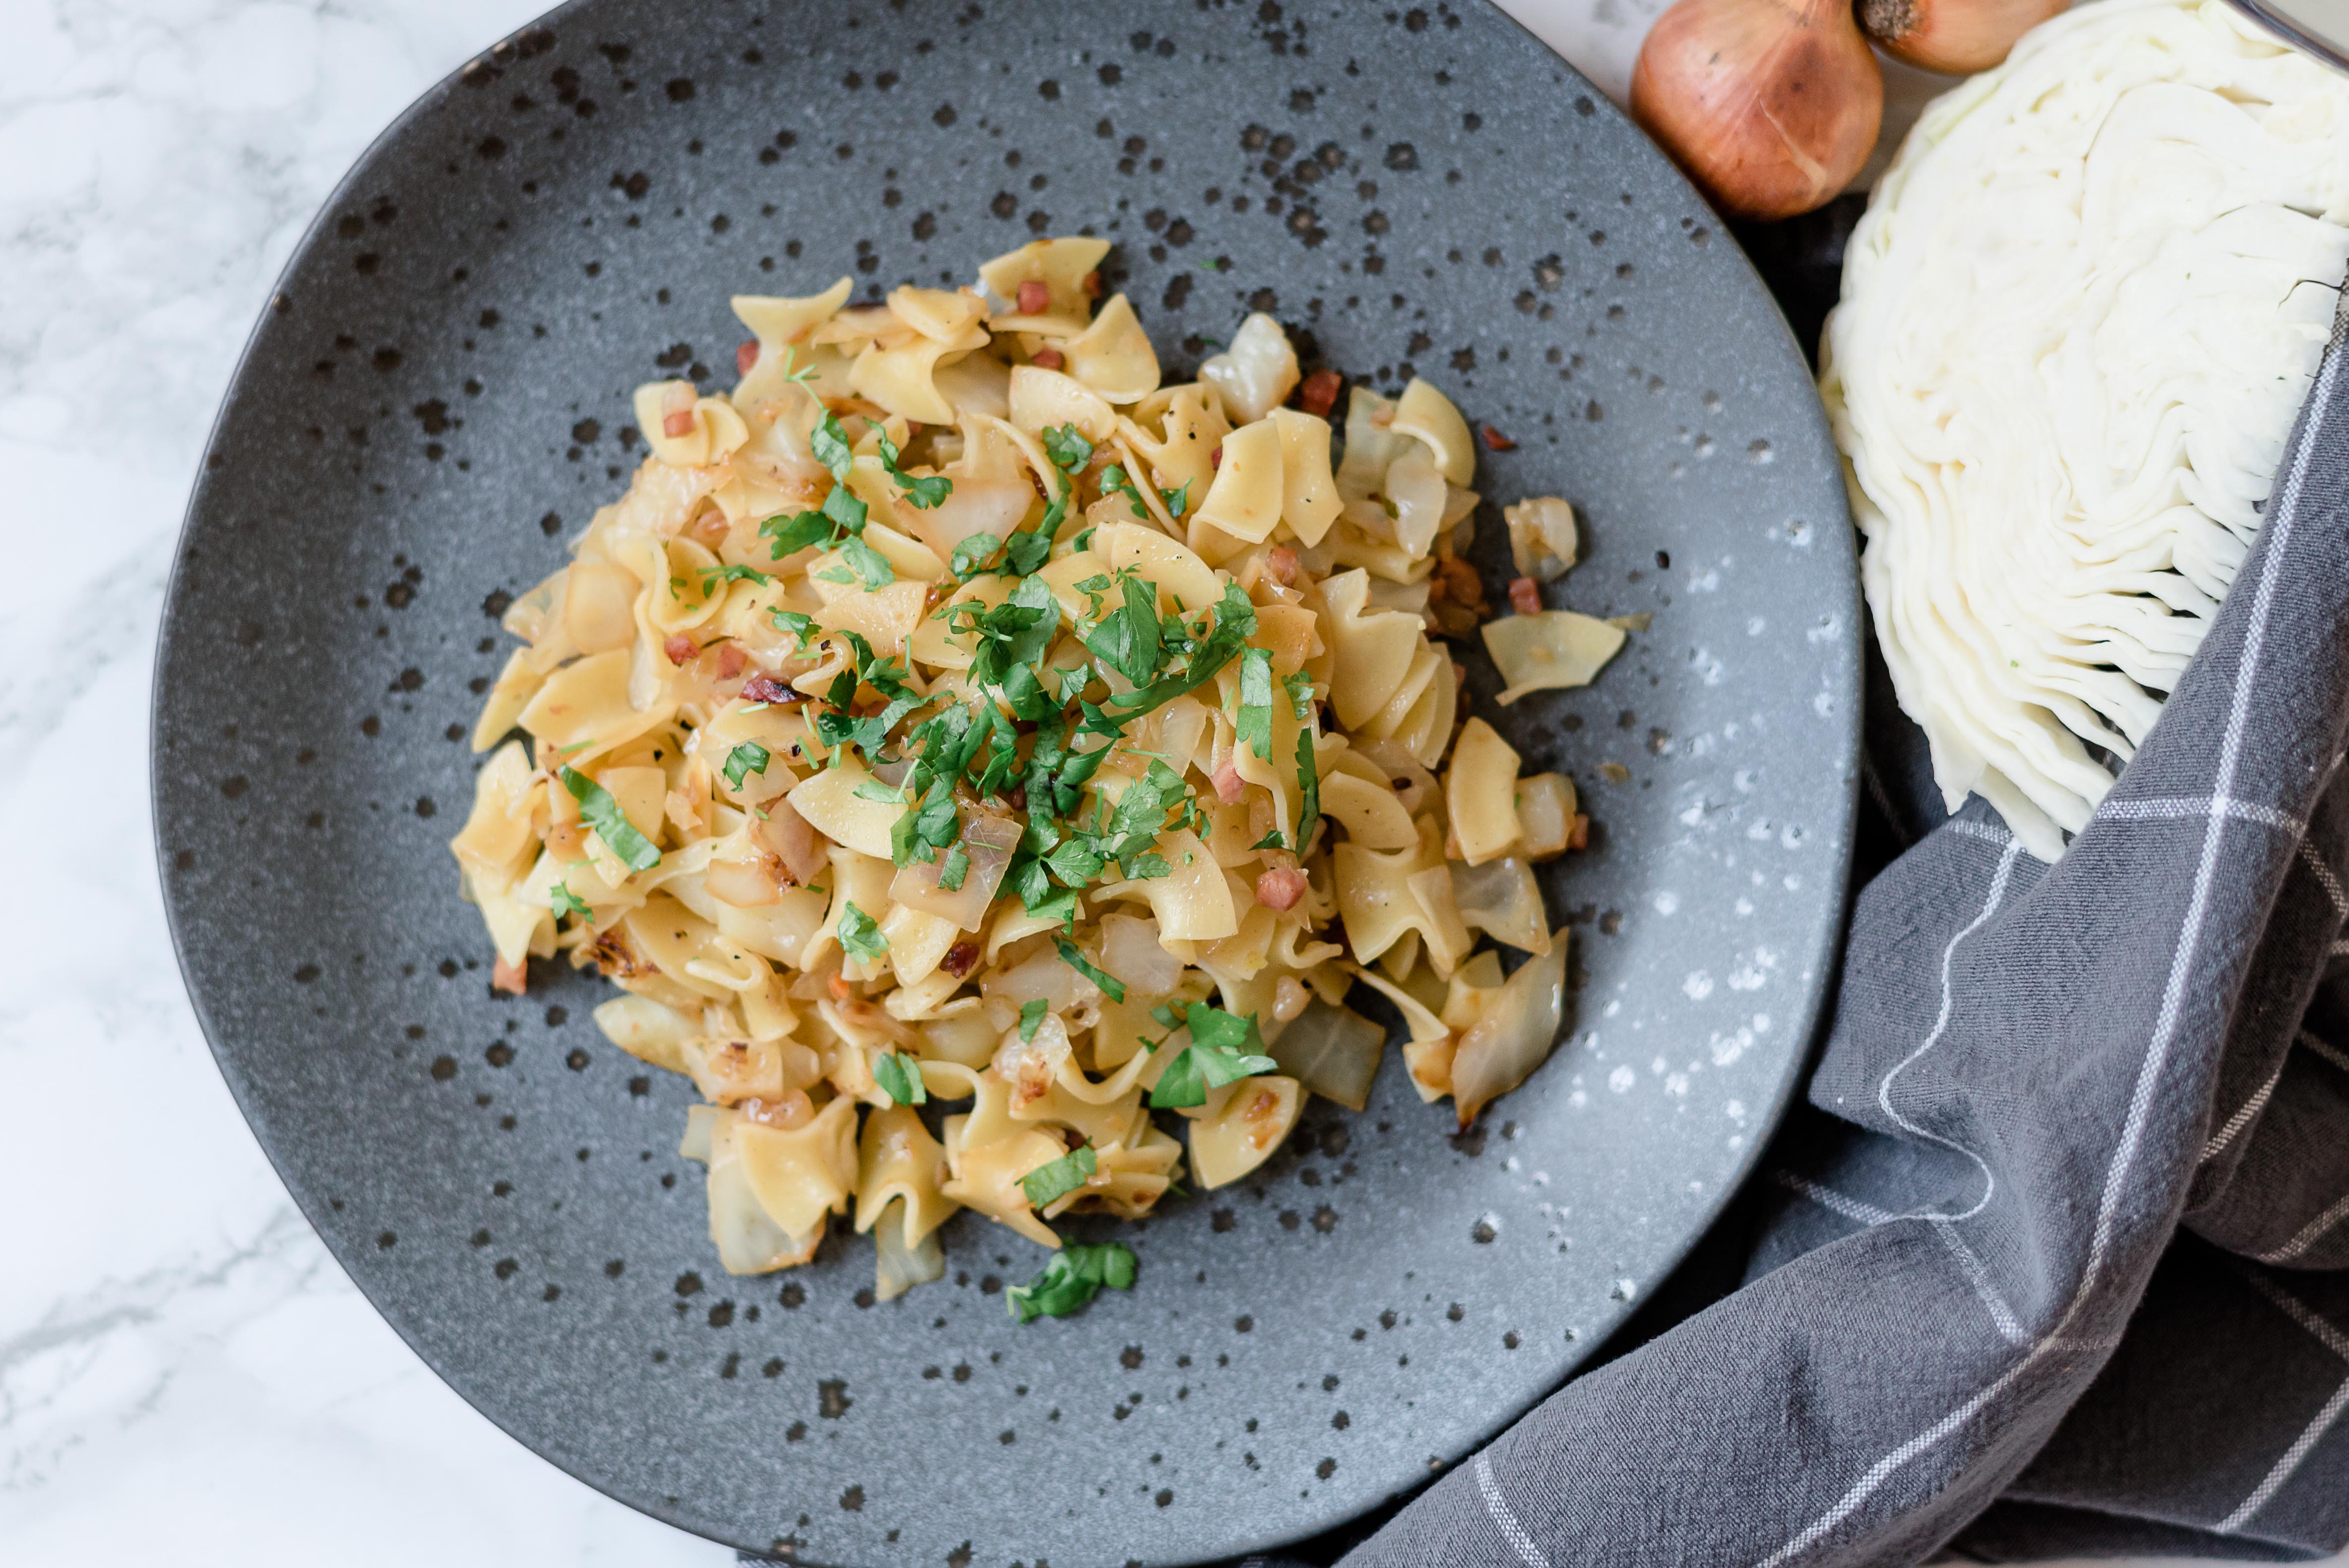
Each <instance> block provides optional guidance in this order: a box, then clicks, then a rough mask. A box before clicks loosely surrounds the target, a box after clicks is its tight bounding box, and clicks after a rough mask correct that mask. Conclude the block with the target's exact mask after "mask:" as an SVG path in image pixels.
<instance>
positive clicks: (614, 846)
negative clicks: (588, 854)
mask: <svg viewBox="0 0 2349 1568" xmlns="http://www.w3.org/2000/svg"><path fill="white" fill-rule="evenodd" d="M562 778H563V787H564V789H568V790H570V791H571V798H572V799H574V800H576V801H578V802H579V817H580V820H582V821H584V822H585V823H586V824H587V825H588V826H589V827H591V828H593V829H595V833H596V836H597V837H599V838H601V839H602V840H603V841H604V847H605V849H607V850H609V851H612V853H613V854H615V855H616V856H618V857H619V860H620V863H621V864H622V865H624V866H626V867H627V868H628V869H629V870H630V871H632V872H641V871H648V870H650V869H651V868H652V867H654V866H657V865H658V864H660V851H658V850H657V849H655V848H653V841H651V840H650V839H647V838H646V837H645V836H644V835H643V834H642V833H639V832H638V831H636V824H635V823H633V822H631V821H629V820H628V814H627V813H626V811H623V810H620V803H619V802H618V801H617V800H615V799H612V794H611V791H610V790H608V789H605V788H604V787H603V786H602V785H601V784H598V783H596V782H595V780H594V779H590V778H588V777H587V775H585V773H582V772H580V771H579V770H578V769H575V768H574V767H572V766H571V765H570V764H568V763H565V764H564V768H563V774H562Z"/></svg>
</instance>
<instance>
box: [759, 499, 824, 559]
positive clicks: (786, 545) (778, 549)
mask: <svg viewBox="0 0 2349 1568" xmlns="http://www.w3.org/2000/svg"><path fill="white" fill-rule="evenodd" d="M759 537H761V539H771V540H773V541H774V543H773V545H772V546H771V548H770V549H769V551H768V552H767V554H768V559H769V560H771V561H781V559H782V558H783V557H784V556H786V555H796V554H798V553H799V552H801V551H802V550H805V549H806V548H807V547H808V546H809V545H811V544H822V543H823V542H826V541H828V540H829V539H831V538H832V519H830V518H828V517H826V516H824V514H823V513H822V512H821V511H802V512H800V513H798V514H796V515H795V516H792V517H785V516H784V515H783V514H782V513H781V512H777V513H776V514H775V515H774V516H772V517H771V518H769V519H768V520H767V521H764V522H762V523H761V524H760V525H759Z"/></svg>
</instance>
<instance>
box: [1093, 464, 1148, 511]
mask: <svg viewBox="0 0 2349 1568" xmlns="http://www.w3.org/2000/svg"><path fill="white" fill-rule="evenodd" d="M1101 488H1102V494H1103V495H1122V496H1123V497H1124V498H1125V504H1126V505H1128V506H1130V507H1132V508H1133V515H1134V516H1136V517H1138V518H1140V519H1141V520H1142V521H1144V522H1147V521H1150V509H1149V508H1148V507H1146V506H1144V505H1143V503H1142V492H1141V491H1140V490H1136V489H1134V486H1133V480H1131V479H1128V478H1127V477H1126V473H1125V465H1124V464H1123V463H1112V464H1110V466H1109V467H1107V468H1105V469H1102V476H1101Z"/></svg>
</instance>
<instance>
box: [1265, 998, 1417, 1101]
mask: <svg viewBox="0 0 2349 1568" xmlns="http://www.w3.org/2000/svg"><path fill="white" fill-rule="evenodd" d="M1265 1048H1266V1050H1268V1052H1270V1053H1271V1056H1272V1059H1273V1060H1274V1061H1277V1062H1278V1063H1279V1064H1280V1070H1281V1071H1282V1072H1283V1073H1285V1074H1287V1075H1288V1077H1290V1078H1295V1079H1296V1080H1297V1081H1298V1082H1299V1084H1301V1085H1303V1086H1304V1087H1305V1088H1306V1089H1308V1090H1309V1091H1310V1092H1311V1093H1314V1094H1318V1095H1319V1096H1320V1097H1321V1098H1322V1099H1334V1100H1336V1101H1337V1102H1338V1103H1339V1104H1340V1105H1342V1106H1344V1107H1345V1108H1346V1109H1349V1110H1360V1109H1362V1108H1363V1107H1364V1106H1366V1105H1368V1104H1369V1103H1370V1100H1371V1079H1373V1078H1377V1077H1378V1076H1379V1058H1380V1057H1381V1056H1382V1055H1383V1054H1385V1051H1386V1048H1387V1035H1386V1031H1385V1030H1384V1029H1381V1028H1380V1027H1379V1026H1377V1025H1376V1024H1373V1023H1371V1021H1370V1020H1369V1019H1368V1018H1365V1017H1363V1016H1361V1014H1360V1013H1357V1012H1355V1011H1354V1010H1353V1009H1352V1008H1350V1007H1332V1006H1330V1004H1329V1003H1327V1002H1324V1001H1322V1000H1321V999H1320V998H1319V997H1318V996H1317V997H1315V998H1314V999H1313V1000H1312V1001H1311V1002H1309V1003H1308V1004H1306V1007H1305V1011H1304V1012H1302V1013H1299V1015H1298V1016H1297V1017H1296V1018H1295V1019H1294V1020H1293V1021H1291V1022H1290V1024H1289V1025H1288V1027H1287V1028H1284V1029H1282V1030H1281V1031H1280V1037H1279V1038H1278V1039H1277V1040H1275V1041H1273V1042H1272V1044H1270V1045H1269V1046H1268V1047H1265Z"/></svg>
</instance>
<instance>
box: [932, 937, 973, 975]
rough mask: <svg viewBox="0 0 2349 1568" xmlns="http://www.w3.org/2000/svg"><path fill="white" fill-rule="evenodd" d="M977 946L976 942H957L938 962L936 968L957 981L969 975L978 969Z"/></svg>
mask: <svg viewBox="0 0 2349 1568" xmlns="http://www.w3.org/2000/svg"><path fill="white" fill-rule="evenodd" d="M938 967H939V968H941V969H943V970H945V971H946V972H947V974H949V975H953V976H954V977H955V978H956V979H957V980H959V979H961V978H962V977H963V976H964V975H968V974H969V973H970V972H971V971H972V970H973V969H974V968H976V967H978V943H976V942H957V943H956V944H954V945H953V946H952V947H949V948H947V955H946V956H945V957H944V958H941V959H939V960H938Z"/></svg>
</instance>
